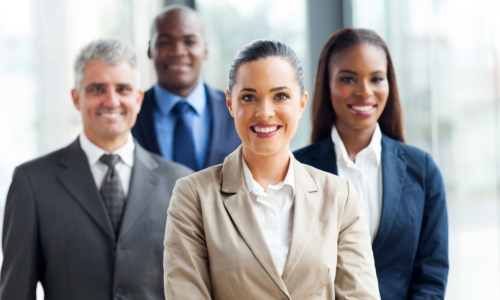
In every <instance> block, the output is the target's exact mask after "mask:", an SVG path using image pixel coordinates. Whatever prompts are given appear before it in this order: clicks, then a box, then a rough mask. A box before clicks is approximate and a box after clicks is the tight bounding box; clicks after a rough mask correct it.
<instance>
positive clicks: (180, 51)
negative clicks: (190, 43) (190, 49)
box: [173, 42, 187, 56]
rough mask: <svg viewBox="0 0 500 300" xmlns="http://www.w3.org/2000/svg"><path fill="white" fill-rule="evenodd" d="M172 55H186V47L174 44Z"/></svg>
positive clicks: (181, 44) (182, 44)
mask: <svg viewBox="0 0 500 300" xmlns="http://www.w3.org/2000/svg"><path fill="white" fill-rule="evenodd" d="M173 53H174V54H175V55H177V56H181V55H184V54H186V53H187V51H186V46H185V45H184V43H181V42H178V43H175V44H174V47H173Z"/></svg>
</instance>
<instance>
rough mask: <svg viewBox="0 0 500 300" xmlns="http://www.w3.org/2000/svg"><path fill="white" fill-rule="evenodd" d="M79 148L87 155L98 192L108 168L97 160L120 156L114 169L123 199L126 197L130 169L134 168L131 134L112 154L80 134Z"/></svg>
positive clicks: (130, 174) (130, 173) (133, 145)
mask: <svg viewBox="0 0 500 300" xmlns="http://www.w3.org/2000/svg"><path fill="white" fill-rule="evenodd" d="M80 146H81V147H82V150H83V152H85V154H86V155H87V159H88V162H89V165H90V170H91V171H92V175H93V176H94V180H95V184H96V186H97V189H98V190H100V189H101V185H102V181H103V180H104V177H105V176H106V173H107V172H108V168H109V167H108V166H107V165H106V164H105V163H103V162H101V161H100V160H99V158H101V156H102V155H103V154H118V155H119V156H120V160H119V161H118V163H117V164H116V166H115V169H116V171H117V172H118V175H119V176H120V181H121V183H122V188H123V193H124V194H125V197H127V196H128V190H129V185H130V177H131V176H132V167H133V166H134V151H135V143H134V139H133V138H132V134H129V136H128V139H127V142H126V143H125V145H123V146H122V147H121V148H119V149H117V150H116V151H114V152H113V153H109V152H106V151H104V150H103V149H101V148H100V147H99V146H97V145H96V144H94V143H92V142H91V141H90V140H89V139H88V138H87V136H85V133H82V134H80Z"/></svg>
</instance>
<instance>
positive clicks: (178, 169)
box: [136, 143, 193, 178]
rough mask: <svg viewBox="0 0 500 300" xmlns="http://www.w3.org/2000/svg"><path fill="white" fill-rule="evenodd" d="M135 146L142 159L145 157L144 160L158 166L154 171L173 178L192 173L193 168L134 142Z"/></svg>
mask: <svg viewBox="0 0 500 300" xmlns="http://www.w3.org/2000/svg"><path fill="white" fill-rule="evenodd" d="M136 147H138V152H139V153H140V154H139V155H140V156H142V157H143V159H146V161H147V160H148V159H149V160H151V161H152V162H154V164H156V165H157V166H158V168H157V171H156V172H159V173H162V174H165V175H167V176H169V177H173V178H182V177H184V176H187V175H189V174H191V173H193V170H191V169H189V168H188V167H186V166H184V165H182V164H179V163H176V162H173V161H169V160H166V159H164V158H163V157H162V156H160V155H157V154H155V153H152V152H149V151H147V150H146V149H144V148H142V146H141V145H139V144H138V143H136Z"/></svg>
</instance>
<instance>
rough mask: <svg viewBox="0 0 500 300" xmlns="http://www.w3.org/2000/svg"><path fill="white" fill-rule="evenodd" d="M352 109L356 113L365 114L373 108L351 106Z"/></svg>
mask: <svg viewBox="0 0 500 300" xmlns="http://www.w3.org/2000/svg"><path fill="white" fill-rule="evenodd" d="M351 107H352V109H354V110H357V111H362V112H367V111H370V110H372V109H373V108H374V106H366V105H364V106H351Z"/></svg>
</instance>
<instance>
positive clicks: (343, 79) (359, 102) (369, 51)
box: [329, 43, 389, 131]
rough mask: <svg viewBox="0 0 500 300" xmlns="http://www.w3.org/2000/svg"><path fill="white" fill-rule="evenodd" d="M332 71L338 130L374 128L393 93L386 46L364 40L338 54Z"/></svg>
mask: <svg viewBox="0 0 500 300" xmlns="http://www.w3.org/2000/svg"><path fill="white" fill-rule="evenodd" d="M329 75H330V77H329V78H330V93H331V101H332V105H333V110H334V111H335V114H336V116H337V118H336V120H335V126H336V127H337V128H338V130H339V131H342V130H367V129H368V130H374V129H375V126H376V123H377V120H378V118H379V117H380V115H381V114H382V112H383V111H384V108H385V105H386V103H387V97H388V96H389V83H388V81H387V58H386V55H385V52H384V50H383V49H382V48H380V47H376V46H373V45H368V44H364V43H362V44H360V45H358V46H355V47H352V48H348V49H346V50H344V51H342V52H340V53H337V54H334V55H333V56H332V57H331V58H330V62H329Z"/></svg>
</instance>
